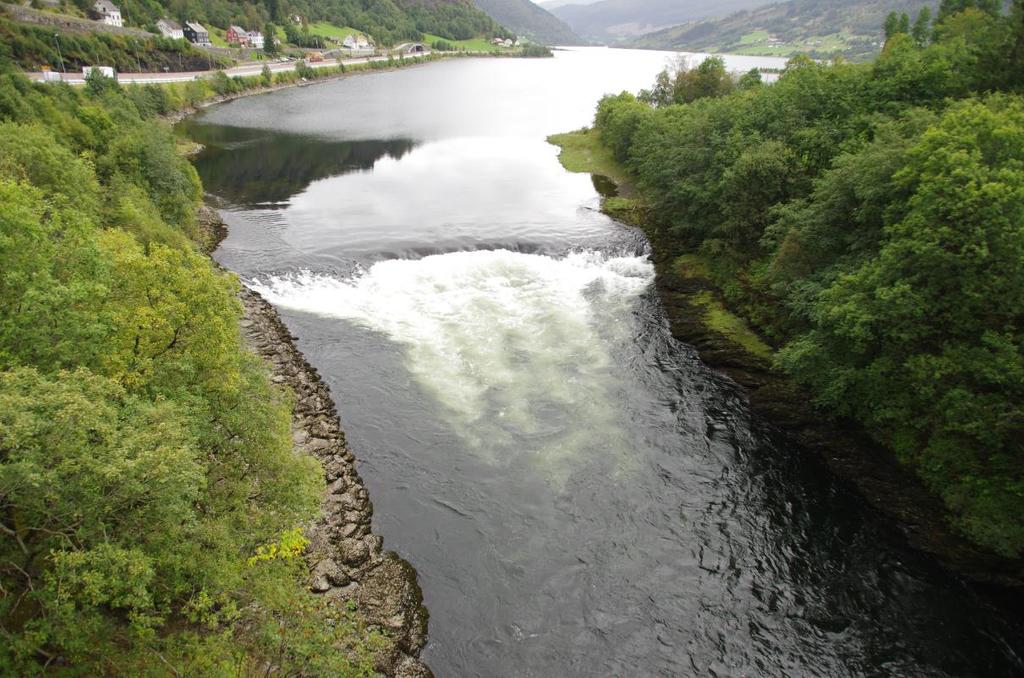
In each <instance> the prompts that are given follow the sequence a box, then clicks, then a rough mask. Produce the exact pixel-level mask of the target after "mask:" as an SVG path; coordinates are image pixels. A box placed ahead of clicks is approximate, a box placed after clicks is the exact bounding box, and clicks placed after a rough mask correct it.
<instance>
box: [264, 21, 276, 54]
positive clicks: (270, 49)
mask: <svg viewBox="0 0 1024 678" xmlns="http://www.w3.org/2000/svg"><path fill="white" fill-rule="evenodd" d="M276 40H277V26H275V25H274V24H273V23H271V22H269V21H268V22H267V23H266V24H265V25H264V26H263V53H264V54H266V55H267V56H277V42H275V41H276Z"/></svg>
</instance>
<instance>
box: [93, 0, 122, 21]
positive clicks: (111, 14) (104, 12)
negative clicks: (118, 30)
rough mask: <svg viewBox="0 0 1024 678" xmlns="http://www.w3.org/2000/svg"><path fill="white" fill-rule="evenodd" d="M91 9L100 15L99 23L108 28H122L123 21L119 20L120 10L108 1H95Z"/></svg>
mask: <svg viewBox="0 0 1024 678" xmlns="http://www.w3.org/2000/svg"><path fill="white" fill-rule="evenodd" d="M92 8H93V10H94V11H95V12H96V13H97V14H99V15H100V21H102V22H103V23H105V24H107V25H108V26H124V21H122V20H121V10H120V9H118V8H117V5H115V4H114V3H112V2H110V0H96V2H95V3H94V4H93V6H92Z"/></svg>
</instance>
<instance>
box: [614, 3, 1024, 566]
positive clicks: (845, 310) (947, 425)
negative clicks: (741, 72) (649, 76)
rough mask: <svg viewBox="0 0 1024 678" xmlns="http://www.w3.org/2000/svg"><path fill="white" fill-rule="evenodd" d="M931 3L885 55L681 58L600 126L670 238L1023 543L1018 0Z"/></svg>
mask: <svg viewBox="0 0 1024 678" xmlns="http://www.w3.org/2000/svg"><path fill="white" fill-rule="evenodd" d="M927 18H928V17H927V16H926V19H925V20H923V21H919V22H915V21H914V19H915V17H907V18H906V19H904V18H902V17H897V18H896V21H895V22H890V24H891V25H890V26H889V32H890V33H891V35H890V37H889V39H888V42H887V44H886V46H885V49H884V51H883V53H882V54H881V56H880V57H879V58H878V59H877V61H875V62H874V63H871V64H865V65H853V64H848V63H842V62H837V63H834V64H831V65H828V64H822V63H816V62H813V61H811V60H810V59H808V58H806V57H797V58H795V59H793V60H792V61H791V62H790V63H789V66H788V67H787V68H786V70H785V73H784V74H783V75H782V76H781V78H780V79H779V80H778V82H777V83H775V84H772V85H766V84H763V83H762V82H761V77H760V75H759V74H758V73H756V72H753V73H749V74H747V75H745V76H743V77H741V78H738V79H736V78H733V77H730V75H729V74H727V73H726V70H725V68H724V65H723V63H722V61H721V60H719V59H709V60H707V61H705V62H704V63H703V64H701V65H700V66H698V67H696V68H687V67H685V66H683V67H680V68H678V69H676V70H675V71H674V72H665V73H663V74H662V75H661V76H659V78H658V81H657V83H655V86H654V87H653V89H651V90H649V91H645V92H642V93H640V96H639V97H634V96H633V95H631V94H628V93H622V94H619V95H617V96H608V97H606V98H604V99H603V100H602V101H601V102H600V105H599V107H598V111H597V116H596V122H595V127H596V129H597V130H599V134H600V137H601V140H602V142H603V143H604V144H605V145H607V146H608V147H609V148H610V149H611V150H612V151H613V153H614V155H615V156H616V157H617V158H618V160H620V161H621V162H622V163H624V164H625V166H626V168H627V170H628V171H629V172H630V173H631V175H632V176H633V177H634V178H635V180H636V182H637V184H638V186H639V189H640V190H641V193H642V195H643V198H644V201H645V202H646V208H647V210H648V214H647V217H646V218H647V220H648V221H649V223H650V228H651V231H652V233H653V234H654V238H655V240H656V241H657V242H658V243H659V246H661V247H664V248H666V249H667V250H668V251H670V252H672V253H674V254H676V255H682V254H684V253H687V254H689V257H690V260H693V259H694V258H696V259H697V260H700V261H702V265H704V266H706V267H707V268H708V269H709V270H710V275H711V276H712V277H713V279H714V280H715V282H716V284H717V286H718V287H719V288H720V290H721V292H722V294H723V295H724V298H725V299H726V301H727V302H728V303H729V304H730V306H731V307H732V308H734V309H736V310H738V311H739V312H741V313H742V314H743V315H744V316H745V317H746V318H747V319H748V320H749V321H750V322H751V323H753V324H754V325H755V326H756V327H757V328H759V329H760V331H761V332H762V333H763V335H764V336H765V337H766V338H767V339H768V340H769V341H771V342H773V343H774V344H775V345H776V346H778V347H779V349H780V350H779V351H778V352H777V362H778V364H779V366H780V367H781V368H783V369H784V370H786V371H788V372H789V373H790V374H791V375H792V376H793V377H794V378H795V379H797V380H798V381H799V382H801V383H803V384H805V385H806V386H807V387H809V388H810V389H811V391H812V392H813V394H814V395H815V396H816V398H817V401H818V403H819V404H820V405H821V407H822V409H823V411H824V412H828V413H831V414H832V415H835V416H842V417H849V418H852V419H855V420H857V421H859V422H861V423H862V424H863V425H864V427H865V428H866V429H867V430H868V431H869V432H871V433H872V435H873V436H874V437H875V438H876V439H877V440H878V441H879V442H880V443H882V444H884V445H885V446H887V447H888V448H890V449H891V450H893V451H894V452H895V453H896V455H897V456H898V457H899V459H901V460H902V461H903V462H905V463H906V464H908V465H910V466H911V467H912V468H914V469H915V470H916V471H917V473H918V474H919V475H920V476H921V477H922V478H923V479H924V480H925V481H926V482H927V484H928V485H929V486H930V487H931V488H932V489H933V490H934V491H935V492H936V493H937V494H938V495H940V496H941V497H942V499H943V500H944V501H945V503H946V505H947V506H948V508H949V510H950V514H951V516H952V521H953V522H954V523H955V524H956V525H957V526H958V527H959V528H960V529H961V530H962V531H963V533H964V534H966V535H967V536H969V537H970V538H971V539H973V540H974V541H976V542H977V543H979V544H982V545H985V546H987V547H989V548H991V549H993V550H995V551H997V552H999V553H1001V554H1004V555H1007V556H1020V555H1021V554H1022V552H1024V97H1022V96H1021V95H1020V92H1021V89H1022V87H1024V2H1021V1H1020V0H1017V1H1016V2H1014V3H1013V6H1012V8H1010V10H1009V11H1008V12H1006V11H1003V8H1002V7H1001V3H999V2H996V1H994V0H980V1H979V0H943V2H942V4H941V6H940V8H939V11H938V14H937V16H936V18H935V21H934V22H929V21H927ZM915 23H917V26H916V28H915V26H914V24H915ZM694 255H696V257H695V256H694Z"/></svg>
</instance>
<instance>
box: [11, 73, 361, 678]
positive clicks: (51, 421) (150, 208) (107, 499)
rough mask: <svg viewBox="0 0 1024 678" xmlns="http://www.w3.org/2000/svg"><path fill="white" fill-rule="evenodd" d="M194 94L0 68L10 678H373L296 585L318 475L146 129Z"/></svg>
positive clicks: (193, 191) (189, 174) (173, 168)
mask: <svg viewBox="0 0 1024 678" xmlns="http://www.w3.org/2000/svg"><path fill="white" fill-rule="evenodd" d="M0 68H2V67H0ZM284 77H294V74H292V73H288V74H284ZM222 80H223V82H221V83H220V85H218V83H217V82H214V83H213V87H214V88H215V89H216V88H218V87H221V88H222V89H224V91H227V90H228V89H230V87H236V86H238V87H241V86H243V84H244V83H242V82H241V81H237V82H236V81H231V80H229V79H227V78H222ZM257 82H258V81H257ZM229 85H230V87H229ZM204 87H206V85H204V84H203V83H199V82H196V83H189V84H188V85H186V86H183V87H182V88H181V89H178V90H176V89H174V88H158V87H154V86H148V87H132V88H122V87H120V86H118V85H117V84H115V83H114V82H113V81H112V80H109V79H105V78H102V77H95V78H91V79H90V80H89V82H88V84H87V86H86V87H84V88H81V89H73V88H71V87H69V86H67V85H42V84H33V83H30V82H29V81H28V80H26V79H25V78H24V77H22V76H20V75H18V74H15V73H12V72H9V71H6V70H2V71H0V635H2V639H3V642H2V643H0V674H3V675H35V674H38V673H41V672H43V671H44V669H46V670H49V671H53V672H67V671H73V673H74V675H172V674H173V675H240V674H244V675H249V674H256V673H259V674H265V675H269V674H274V675H279V674H289V675H297V674H299V673H301V674H303V675H310V674H316V675H321V674H325V675H326V674H330V675H366V674H368V673H371V672H372V663H371V654H372V652H373V650H374V648H375V647H376V646H375V643H376V642H378V639H379V636H377V635H375V634H374V633H370V632H367V631H366V630H365V627H364V626H363V624H362V623H361V621H360V620H359V618H357V617H356V616H355V614H354V613H351V612H349V611H347V610H346V609H345V608H343V607H339V606H335V605H332V604H331V603H330V602H329V601H327V600H325V599H323V598H318V597H316V596H315V595H314V594H312V593H310V592H309V590H308V589H307V588H306V579H307V577H308V570H307V566H306V564H305V561H304V559H303V558H302V557H301V554H302V551H303V549H304V547H305V538H304V537H303V532H302V528H303V526H305V525H306V524H307V523H308V522H309V521H310V520H311V519H312V518H313V517H315V516H316V515H318V511H319V504H320V497H321V493H322V489H323V475H322V470H321V469H320V467H319V464H318V463H317V462H316V461H315V460H314V459H312V458H307V457H297V456H295V455H294V454H293V452H292V437H291V430H290V405H291V403H290V395H289V394H288V393H286V392H285V391H283V390H281V389H279V388H278V387H276V386H274V385H272V384H271V383H270V380H269V378H268V375H267V372H266V368H265V366H264V365H263V364H262V363H261V362H259V361H258V360H257V359H256V358H255V357H254V356H253V355H252V354H251V353H249V352H248V351H246V350H245V349H244V348H243V346H242V345H241V339H240V334H239V325H238V323H239V318H240V314H241V307H240V304H239V302H238V300H237V298H236V296H235V292H236V290H237V287H238V282H237V281H236V279H235V278H234V276H232V275H230V274H227V273H225V272H222V271H220V270H218V269H217V268H215V267H214V265H213V263H212V262H211V260H210V259H209V258H208V257H207V256H205V255H204V254H202V252H201V248H200V246H199V244H198V243H199V242H201V241H203V240H204V233H203V231H202V229H201V228H200V227H199V226H198V224H197V219H196V209H197V207H198V206H199V204H200V200H201V189H200V184H199V180H198V178H197V175H196V172H195V170H194V169H193V168H192V166H191V165H190V164H189V162H188V161H187V160H185V159H184V158H183V157H182V156H181V155H179V153H178V151H177V148H176V141H175V138H174V136H173V134H172V132H171V130H170V128H169V126H168V125H167V124H166V123H162V122H160V121H159V120H158V116H159V115H161V114H165V113H168V112H169V111H171V110H172V109H174V108H176V107H177V106H180V105H182V104H183V103H184V102H185V100H186V98H187V97H194V96H200V97H201V96H202V94H204V93H205V91H204V89H203V88H204ZM217 91H221V89H217Z"/></svg>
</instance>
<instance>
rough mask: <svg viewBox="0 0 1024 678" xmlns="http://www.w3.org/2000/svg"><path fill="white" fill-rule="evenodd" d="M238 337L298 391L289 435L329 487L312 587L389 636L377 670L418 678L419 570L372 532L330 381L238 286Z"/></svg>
mask: <svg viewBox="0 0 1024 678" xmlns="http://www.w3.org/2000/svg"><path fill="white" fill-rule="evenodd" d="M239 298H240V299H241V300H242V304H243V306H244V308H245V315H244V318H243V319H242V321H241V326H242V334H243V336H244V337H245V340H246V342H247V343H248V345H249V346H250V347H251V348H252V350H253V351H254V352H255V353H256V354H257V355H259V356H261V357H262V358H264V359H265V360H266V361H267V363H268V365H269V367H270V370H271V380H272V381H273V382H274V383H277V384H281V385H284V386H287V387H288V388H290V389H291V390H292V391H293V392H294V393H295V409H294V413H293V417H292V440H293V441H294V444H295V452H296V454H308V455H311V456H313V457H316V458H317V459H319V460H320V463H321V464H322V465H323V469H324V477H325V479H326V481H327V491H326V493H325V494H324V499H323V505H322V510H321V514H320V517H319V518H318V519H317V520H316V522H315V523H314V524H313V525H311V526H309V528H308V529H307V537H308V538H309V540H310V545H309V548H308V549H307V560H308V562H309V565H310V584H309V586H310V589H312V590H313V591H315V592H317V593H320V594H322V595H324V596H327V597H329V598H331V599H333V600H335V601H337V604H338V605H348V604H349V603H354V605H355V608H356V610H357V611H358V612H359V613H360V614H361V615H362V616H363V618H364V619H365V620H366V621H367V623H368V624H369V625H370V626H372V627H376V628H379V629H380V630H381V631H382V632H383V633H384V635H385V636H386V637H387V638H388V641H389V642H388V643H387V647H385V648H384V649H382V650H380V651H378V652H377V653H376V656H375V664H376V666H375V668H376V669H377V670H378V671H380V672H381V673H383V674H385V675H388V676H398V677H401V678H414V677H415V678H422V677H426V676H430V675H431V673H430V670H429V669H428V668H427V667H426V666H425V665H424V664H423V663H422V662H421V661H420V660H419V659H418V658H417V657H418V655H419V652H420V650H421V649H422V648H423V646H424V644H426V639H427V611H426V609H425V608H424V607H423V594H422V593H421V592H420V587H419V585H418V584H417V583H416V571H415V570H414V569H413V567H412V566H411V565H410V564H409V563H407V562H406V561H404V560H402V559H401V558H400V557H398V556H397V555H396V554H394V553H392V552H390V551H385V550H384V548H383V539H382V538H381V537H380V536H379V535H375V534H373V532H372V531H371V526H370V518H371V516H372V515H373V505H372V504H371V503H370V498H369V495H368V494H367V492H366V488H365V487H364V486H363V481H362V479H361V478H360V477H359V473H358V472H357V471H356V468H355V457H354V456H353V455H352V452H351V450H349V448H348V445H347V444H346V442H345V434H344V433H343V432H342V430H341V425H340V422H339V420H338V413H337V410H336V409H335V406H334V402H333V401H332V400H331V394H330V391H329V390H328V388H327V385H326V384H324V382H323V380H321V378H320V375H319V374H317V371H316V369H315V368H314V367H312V366H311V365H310V364H309V363H308V362H306V359H305V358H304V357H303V355H302V354H301V353H300V352H299V350H298V349H297V348H296V347H295V343H294V340H295V337H293V336H292V335H291V334H290V333H289V332H288V329H287V328H286V327H285V325H284V323H283V322H281V319H280V318H279V317H278V315H277V311H275V310H274V307H273V306H271V305H270V304H269V303H267V302H266V301H265V300H264V299H263V298H262V297H260V295H258V294H257V293H255V292H253V291H252V290H249V289H247V288H244V287H243V288H242V290H241V292H240V293H239Z"/></svg>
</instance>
